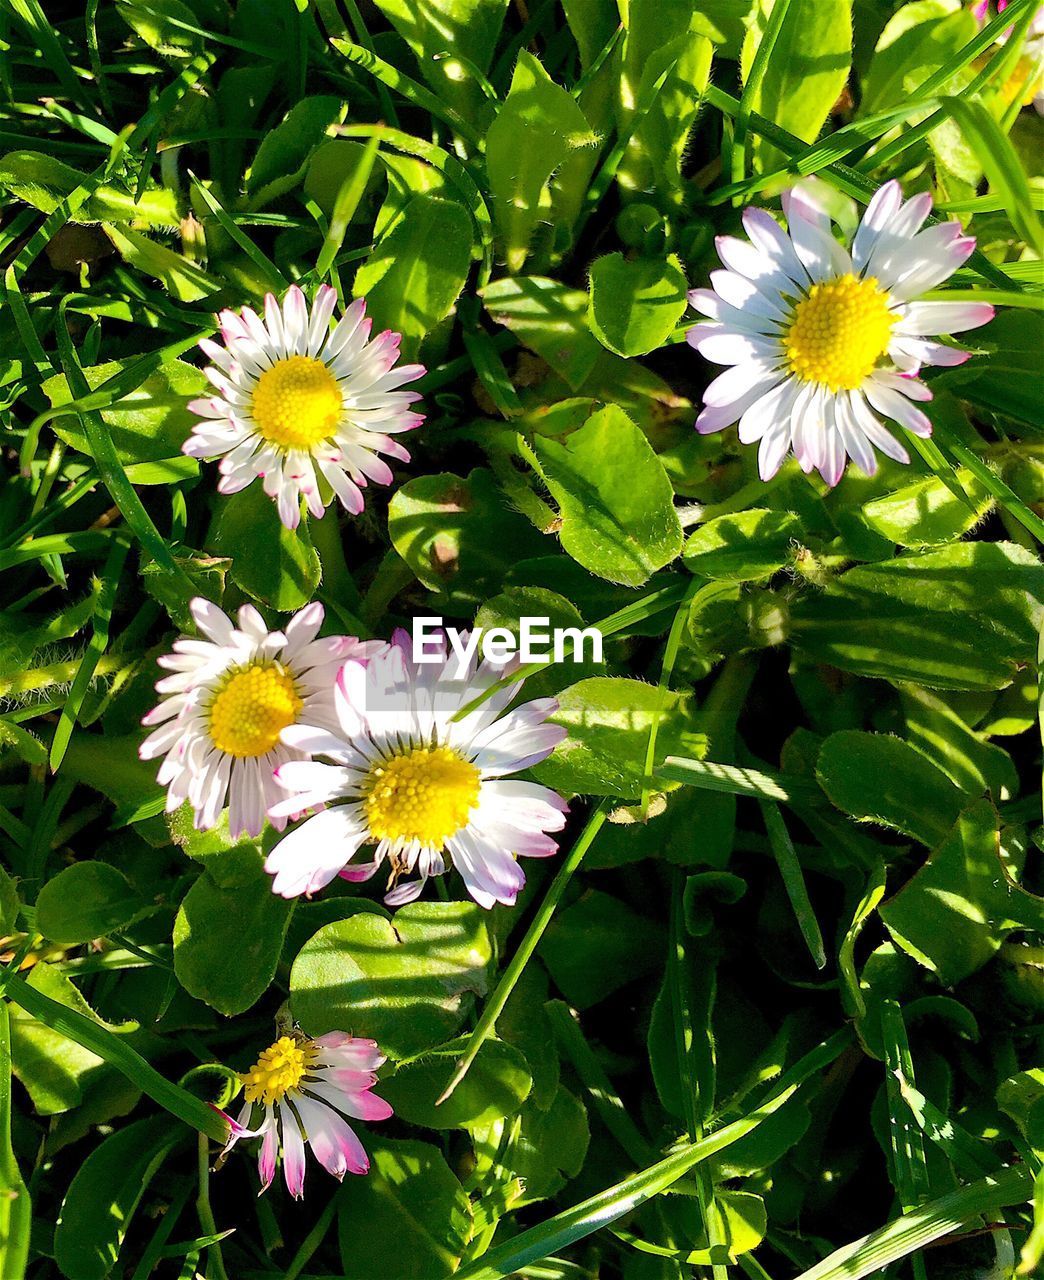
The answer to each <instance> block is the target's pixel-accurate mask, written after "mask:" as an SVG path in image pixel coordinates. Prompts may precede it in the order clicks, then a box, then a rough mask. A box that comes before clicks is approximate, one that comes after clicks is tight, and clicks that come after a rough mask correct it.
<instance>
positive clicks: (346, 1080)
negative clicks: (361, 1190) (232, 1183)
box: [222, 1031, 392, 1199]
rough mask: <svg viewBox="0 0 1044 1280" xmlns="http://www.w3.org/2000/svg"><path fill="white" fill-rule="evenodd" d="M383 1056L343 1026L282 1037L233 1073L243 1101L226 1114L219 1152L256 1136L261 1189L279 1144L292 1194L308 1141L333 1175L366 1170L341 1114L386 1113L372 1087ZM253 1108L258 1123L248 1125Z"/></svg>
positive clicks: (297, 1189) (374, 1116)
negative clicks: (317, 1033)
mask: <svg viewBox="0 0 1044 1280" xmlns="http://www.w3.org/2000/svg"><path fill="white" fill-rule="evenodd" d="M383 1062H384V1055H383V1054H382V1053H381V1052H380V1050H379V1049H378V1048H377V1046H376V1044H375V1043H374V1042H373V1041H372V1040H360V1039H357V1038H356V1037H354V1036H350V1035H347V1034H346V1033H345V1032H343V1031H331V1032H329V1033H328V1034H327V1035H325V1036H319V1037H317V1038H316V1039H315V1040H311V1039H309V1038H308V1037H307V1036H305V1035H302V1034H301V1033H300V1032H295V1033H294V1034H292V1035H283V1036H280V1037H279V1039H278V1040H277V1041H276V1042H275V1044H273V1045H270V1046H269V1047H268V1048H267V1049H266V1050H265V1051H264V1053H262V1054H261V1056H260V1057H259V1058H258V1060H257V1062H256V1063H255V1064H254V1065H253V1066H252V1067H251V1068H250V1070H249V1071H244V1072H243V1073H242V1074H241V1075H240V1077H239V1078H240V1080H241V1081H242V1082H243V1092H244V1096H245V1098H246V1101H245V1102H244V1104H243V1109H242V1110H241V1111H240V1113H239V1115H238V1117H237V1118H236V1119H235V1120H233V1119H232V1117H231V1116H227V1115H226V1116H225V1119H226V1120H227V1121H228V1123H229V1127H230V1129H231V1131H232V1134H231V1137H230V1138H229V1140H228V1144H227V1145H226V1147H225V1151H226V1152H227V1151H228V1150H230V1149H231V1148H232V1147H233V1146H235V1144H236V1143H237V1142H239V1141H240V1139H242V1138H260V1139H261V1151H260V1154H259V1155H258V1162H257V1167H258V1172H259V1174H260V1175H261V1190H262V1191H267V1190H268V1188H269V1187H270V1186H271V1184H272V1179H273V1178H274V1177H275V1171H276V1163H277V1161H278V1158H279V1150H280V1147H281V1148H282V1152H283V1177H284V1178H285V1179H286V1185H287V1190H288V1191H289V1192H290V1194H291V1195H292V1196H293V1197H294V1198H295V1199H300V1198H301V1196H302V1195H303V1193H304V1177H305V1145H306V1144H307V1145H308V1146H310V1147H311V1148H312V1154H313V1155H314V1156H315V1158H316V1159H317V1160H318V1161H319V1163H320V1164H321V1165H322V1166H323V1168H324V1169H325V1170H326V1171H327V1172H328V1173H332V1174H333V1176H334V1177H335V1178H336V1179H337V1180H338V1181H340V1180H341V1179H342V1178H343V1177H344V1175H345V1174H346V1173H366V1171H367V1170H368V1169H369V1167H370V1160H369V1157H368V1156H367V1154H366V1152H365V1151H364V1150H363V1145H362V1143H361V1142H360V1141H359V1139H358V1137H357V1136H356V1134H355V1132H354V1130H353V1129H352V1127H351V1126H350V1125H349V1124H347V1123H346V1121H345V1119H344V1116H350V1117H351V1118H352V1119H353V1120H387V1118H388V1117H389V1116H390V1115H391V1114H392V1109H391V1107H390V1106H389V1104H388V1103H387V1102H385V1101H384V1099H383V1098H378V1097H377V1095H376V1094H373V1093H371V1092H370V1090H371V1089H372V1088H373V1086H374V1085H375V1084H376V1083H377V1076H376V1075H375V1072H376V1070H377V1068H378V1067H379V1066H380V1065H381V1064H382V1063H383ZM257 1109H260V1115H259V1117H258V1122H257V1124H256V1127H251V1126H252V1125H253V1124H254V1117H255V1115H256V1114H257ZM222 1114H224V1113H222Z"/></svg>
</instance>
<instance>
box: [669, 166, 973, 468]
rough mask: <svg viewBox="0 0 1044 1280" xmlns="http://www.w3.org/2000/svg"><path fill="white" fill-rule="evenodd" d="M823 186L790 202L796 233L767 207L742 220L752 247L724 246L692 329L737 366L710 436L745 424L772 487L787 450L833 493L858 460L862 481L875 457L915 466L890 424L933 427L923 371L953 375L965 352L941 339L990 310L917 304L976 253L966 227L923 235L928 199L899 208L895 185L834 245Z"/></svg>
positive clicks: (701, 345)
mask: <svg viewBox="0 0 1044 1280" xmlns="http://www.w3.org/2000/svg"><path fill="white" fill-rule="evenodd" d="M818 187H819V184H818V183H816V182H814V181H810V182H802V183H799V184H798V185H797V186H796V187H793V188H792V189H791V190H790V191H788V192H786V193H784V196H783V211H784V213H785V214H786V218H787V223H788V227H789V230H788V232H785V231H783V230H782V229H781V228H780V226H779V224H778V223H777V222H776V221H775V220H774V219H773V218H772V217H770V216H769V214H768V213H766V212H765V211H764V210H763V209H747V210H746V211H745V212H744V214H743V225H744V228H745V229H746V232H747V235H748V236H749V237H750V239H749V240H740V239H736V238H734V237H732V236H719V238H718V241H717V246H718V255H719V257H720V258H721V260H722V262H723V263H724V265H725V268H726V269H725V270H724V271H713V272H711V284H712V285H713V288H711V289H694V290H693V291H692V292H691V293H690V294H689V300H690V302H691V303H692V305H693V306H694V307H695V308H696V310H697V311H700V312H702V313H703V314H704V315H705V316H709V317H710V319H709V320H707V321H704V322H703V323H700V324H697V325H695V326H694V327H693V328H692V329H690V330H689V332H688V334H687V337H688V341H689V344H690V345H691V346H693V347H695V348H696V350H697V351H699V352H700V354H701V355H702V356H703V357H704V358H705V359H707V360H711V361H713V362H714V363H715V364H723V365H731V366H732V367H731V368H730V369H727V370H726V372H724V373H722V374H720V375H719V376H718V377H717V378H715V379H714V381H713V382H712V383H711V384H710V386H709V387H708V388H707V390H706V391H705V392H704V393H703V400H704V405H705V408H704V409H703V411H702V413H701V414H700V415H699V417H698V418H697V419H696V429H697V431H700V432H701V433H708V432H712V431H721V430H722V429H723V428H724V427H729V426H731V425H732V424H733V423H735V422H738V423H739V438H740V440H741V441H742V442H743V443H744V444H751V443H753V442H754V441H755V440H757V441H760V442H761V443H760V446H759V450H758V467H759V470H760V473H761V478H762V479H763V480H768V479H769V478H770V477H771V476H774V475H775V474H776V472H777V471H778V470H779V468H780V465H781V464H782V462H783V459H784V458H785V457H786V456H787V453H788V452H789V451H790V450H791V449H792V450H793V452H794V454H795V456H796V457H797V460H798V462H799V463H800V464H801V467H802V469H803V470H804V471H806V472H809V471H812V470H817V471H819V473H820V474H821V475H822V477H823V479H824V480H825V481H826V482H827V484H829V485H835V484H837V482H838V480H840V479H841V474H842V472H843V471H844V469H845V463H846V461H847V459H848V458H851V459H852V460H853V461H854V462H855V463H856V464H857V466H858V467H859V468H860V469H861V470H862V471H864V472H865V473H866V474H867V475H873V474H874V472H875V471H876V469H877V459H876V457H875V454H874V449H875V448H877V449H879V450H880V451H881V452H882V453H884V454H887V455H888V457H890V458H894V459H896V461H898V462H909V457H908V455H907V453H906V450H905V449H904V448H903V446H902V445H901V444H900V443H899V442H898V441H897V440H896V439H895V437H894V436H893V435H892V434H891V432H890V431H889V430H888V429H887V428H886V427H885V426H884V424H883V423H882V421H881V419H882V418H886V419H891V420H892V421H894V422H898V423H899V424H901V425H902V426H904V427H906V428H907V430H909V431H912V432H913V433H914V434H915V435H920V436H927V435H930V434H931V429H932V427H931V423H930V422H929V420H928V418H927V416H926V415H925V414H924V412H923V411H922V410H921V409H919V408H918V407H917V405H916V404H915V403H914V402H915V401H924V400H930V399H931V398H932V393H931V392H930V391H929V390H928V388H927V387H926V386H925V384H924V383H923V382H921V381H920V380H919V379H918V378H917V373H918V371H919V370H920V368H921V366H922V365H931V364H935V365H956V364H961V363H963V362H964V361H965V360H966V359H967V358H968V353H967V352H965V351H958V350H957V349H955V348H954V347H949V346H945V345H943V344H942V343H940V342H936V341H934V340H933V338H934V335H937V334H949V333H957V332H959V331H961V330H963V329H974V328H976V327H977V326H978V325H982V324H985V323H986V322H987V321H988V320H989V319H990V318H991V317H992V316H993V308H992V307H991V306H988V305H987V304H986V303H977V302H934V301H933V302H919V301H918V298H919V297H920V296H921V295H922V294H924V293H926V292H927V291H928V290H930V289H934V288H936V286H937V285H939V284H940V283H941V282H942V281H943V280H945V279H946V278H947V277H948V276H949V275H951V274H952V273H953V272H954V271H955V270H956V269H957V268H958V267H959V266H960V265H961V263H962V262H964V261H965V259H966V258H967V257H968V255H969V254H970V253H971V252H972V250H973V249H974V247H975V241H974V239H973V238H972V237H971V236H966V235H964V234H963V233H962V230H961V227H960V224H959V223H957V222H945V223H942V224H941V225H939V226H933V227H928V228H927V229H925V230H921V228H922V227H923V225H924V222H925V219H926V218H927V217H928V213H929V211H930V210H931V207H932V201H931V197H930V196H928V195H917V196H914V197H913V198H912V199H910V200H907V201H905V202H904V200H903V195H902V191H901V190H900V187H899V184H898V183H897V182H887V183H885V185H884V186H883V187H881V188H880V190H878V192H877V193H876V195H875V196H874V198H873V199H872V200H871V201H870V203H869V205H868V206H867V208H866V212H865V213H864V215H863V220H862V222H861V223H860V225H859V229H858V230H857V232H856V234H855V238H854V239H853V241H852V244H851V246H850V247H844V246H842V245H841V244H839V243H838V241H837V240H835V238H834V235H833V232H832V228H831V222H830V215H829V213H828V212H827V210H826V208H825V207H824V205H823V204H822V203H821V202H820V199H819V195H818V190H817V188H818Z"/></svg>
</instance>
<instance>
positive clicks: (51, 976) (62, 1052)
mask: <svg viewBox="0 0 1044 1280" xmlns="http://www.w3.org/2000/svg"><path fill="white" fill-rule="evenodd" d="M26 983H27V985H28V986H30V987H32V988H33V989H34V990H36V991H40V992H42V993H43V994H44V995H46V996H49V997H50V998H51V999H52V1000H56V1001H58V1003H59V1004H63V1005H67V1006H68V1007H69V1008H72V1009H75V1010H76V1011H77V1012H78V1013H82V1014H83V1015H84V1016H85V1017H88V1018H91V1019H92V1020H94V1021H98V1018H97V1016H96V1015H95V1013H94V1011H93V1010H92V1009H91V1008H90V1007H89V1006H88V1004H87V1002H86V1001H85V1000H84V998H83V997H82V996H81V995H80V993H79V991H78V990H77V989H76V987H74V986H73V984H72V983H71V982H70V981H69V979H68V978H67V977H65V975H64V974H62V973H61V972H59V970H57V969H56V968H54V967H53V966H52V965H49V964H37V965H34V966H33V968H32V970H31V971H30V973H29V974H28V976H27V978H26ZM11 1057H12V1060H13V1064H14V1065H13V1070H14V1074H15V1075H16V1076H17V1077H18V1079H19V1080H21V1082H22V1084H23V1085H25V1088H26V1090H27V1091H28V1093H29V1096H30V1098H31V1099H32V1101H33V1106H34V1107H35V1108H36V1110H37V1111H38V1112H39V1113H40V1115H43V1116H52V1115H57V1114H59V1113H60V1112H62V1111H69V1110H71V1109H72V1108H73V1107H75V1106H77V1105H78V1104H79V1102H80V1100H81V1097H82V1086H83V1084H84V1083H85V1082H86V1080H87V1078H88V1077H89V1075H91V1074H92V1073H93V1072H96V1071H98V1069H99V1068H100V1067H102V1065H103V1064H102V1059H101V1058H99V1057H98V1056H97V1055H96V1054H94V1053H92V1052H91V1051H90V1050H89V1049H84V1048H82V1047H81V1046H80V1045H79V1044H77V1043H76V1042H75V1041H74V1040H70V1039H69V1038H68V1037H67V1036H64V1035H62V1034H61V1033H60V1032H58V1031H52V1030H51V1028H50V1027H48V1026H45V1025H44V1023H42V1022H38V1021H37V1020H36V1019H35V1018H33V1017H30V1016H29V1014H27V1013H26V1012H25V1011H24V1010H23V1009H21V1008H19V1007H17V1006H15V1005H12V1006H11Z"/></svg>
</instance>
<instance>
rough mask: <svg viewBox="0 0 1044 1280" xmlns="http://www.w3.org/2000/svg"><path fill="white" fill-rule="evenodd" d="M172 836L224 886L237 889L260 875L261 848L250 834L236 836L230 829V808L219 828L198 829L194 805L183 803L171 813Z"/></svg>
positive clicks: (217, 883)
mask: <svg viewBox="0 0 1044 1280" xmlns="http://www.w3.org/2000/svg"><path fill="white" fill-rule="evenodd" d="M168 821H169V824H170V838H171V841H172V842H173V843H174V844H176V845H178V846H179V847H180V848H181V849H182V850H183V852H184V853H185V854H187V855H188V857H190V858H193V859H195V861H196V862H198V863H199V864H200V865H201V866H202V867H204V868H205V869H206V871H207V873H208V874H209V876H210V878H211V879H212V880H213V881H214V883H215V884H216V885H217V886H218V887H219V888H221V889H234V888H235V887H236V886H237V885H241V884H250V882H251V881H252V880H256V879H257V878H258V869H259V867H260V866H261V861H262V858H261V848H260V845H259V844H258V841H257V840H254V839H251V837H249V836H244V835H241V836H238V837H235V838H233V836H232V835H231V833H230V832H229V829H228V810H227V809H226V810H224V812H223V813H222V814H221V817H220V818H219V819H218V824H217V826H216V827H211V828H210V829H209V830H208V831H197V830H196V824H195V813H194V812H193V810H192V806H191V805H189V804H187V803H186V804H183V805H182V806H181V808H180V809H177V810H175V812H174V813H172V814H171V815H170V818H169V820H168Z"/></svg>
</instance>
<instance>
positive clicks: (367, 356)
mask: <svg viewBox="0 0 1044 1280" xmlns="http://www.w3.org/2000/svg"><path fill="white" fill-rule="evenodd" d="M336 301H337V294H336V293H335V292H334V290H333V289H331V288H329V287H328V286H327V285H322V286H321V287H320V288H319V290H318V292H317V293H316V295H315V301H314V302H313V304H312V308H311V311H309V309H308V303H307V302H306V300H305V295H304V293H303V292H302V291H301V290H300V289H299V288H298V287H297V285H293V286H291V288H290V289H289V290H288V291H287V295H286V298H285V299H284V300H283V303H282V306H280V304H279V303H278V302H277V301H276V299H275V297H274V296H273V295H272V294H269V295H268V296H267V297H266V298H265V315H264V319H263V320H262V319H261V317H260V316H258V315H257V313H256V312H254V311H252V310H251V309H250V308H249V307H244V308H243V310H242V312H240V313H239V314H237V313H236V312H234V311H222V312H221V314H220V316H219V317H218V319H219V321H220V324H221V335H222V337H223V338H224V340H225V345H224V346H223V347H222V346H220V345H219V344H218V343H216V342H212V341H211V340H210V339H208V338H205V339H203V341H201V342H200V344H199V345H200V347H201V348H202V349H203V351H204V352H205V354H206V355H207V356H208V357H209V358H210V360H211V364H209V365H208V366H207V367H206V369H205V370H204V373H205V374H206V376H207V378H208V379H209V380H210V382H211V383H212V384H213V385H214V388H215V390H216V393H217V394H216V395H213V396H209V397H205V398H203V399H200V400H193V401H191V402H190V404H189V406H188V407H189V409H190V410H191V411H192V412H193V413H195V414H197V415H198V416H199V418H200V421H199V422H198V423H197V424H196V426H195V427H194V428H193V430H192V435H191V436H190V437H189V438H188V440H186V442H185V444H184V445H183V446H182V449H183V451H184V452H185V453H187V454H188V455H189V456H190V457H193V458H218V457H220V459H221V461H220V463H219V464H218V469H219V471H220V472H221V479H220V481H219V482H218V491H219V492H220V493H238V492H239V491H240V490H241V489H245V488H246V487H247V485H249V484H252V483H253V481H254V480H261V482H262V484H263V486H264V491H265V493H267V494H268V496H269V497H270V498H272V499H274V500H275V503H276V506H277V508H278V510H279V518H280V520H281V521H282V522H283V524H284V525H286V527H287V528H288V529H296V528H297V525H298V522H299V521H300V518H301V498H304V500H305V503H306V505H307V507H308V510H309V512H310V513H311V514H312V515H313V516H315V517H319V516H321V515H322V514H323V512H324V510H325V509H326V506H327V504H328V502H329V501H330V498H329V494H330V493H331V492H332V493H334V494H336V496H337V498H338V500H339V501H340V503H341V505H342V506H343V507H344V508H345V509H346V510H347V511H350V512H351V513H352V514H353V515H358V514H359V512H360V511H362V509H363V505H364V500H363V495H362V490H363V489H364V488H365V487H366V485H367V482H368V481H370V480H372V481H373V482H374V483H375V484H390V483H391V479H392V472H391V468H390V467H389V466H388V464H387V462H385V461H384V458H382V457H381V454H385V455H386V456H387V457H389V458H397V459H398V460H399V461H401V462H408V461H409V459H410V455H409V453H408V452H407V451H406V450H405V449H404V448H403V446H402V445H401V444H399V442H398V441H397V440H394V439H393V438H392V437H393V436H396V435H399V434H400V433H402V432H404V431H411V430H413V428H414V427H419V426H420V424H421V423H422V422H423V421H424V418H423V415H421V414H419V413H414V412H413V411H412V409H411V408H410V406H411V405H412V404H414V403H415V402H416V401H417V400H419V399H420V395H419V393H418V392H415V391H403V390H400V388H401V387H403V386H404V385H405V384H406V383H409V382H414V381H416V379H417V378H419V377H421V375H422V374H423V373H424V371H425V370H424V366H423V365H419V364H404V365H399V366H398V367H396V361H397V360H398V358H399V344H400V342H401V341H402V337H401V335H400V334H398V333H393V332H392V331H391V330H390V329H389V330H386V331H385V332H384V333H380V334H378V335H377V337H376V338H373V339H371V338H370V327H371V321H370V320H369V319H368V318H367V316H366V301H365V299H363V298H360V299H358V301H356V302H353V303H352V305H351V306H350V307H349V308H348V310H347V311H346V312H345V313H344V316H343V318H342V319H341V320H340V321H339V322H338V324H337V325H336V327H335V328H334V329H333V331H332V332H331V330H330V320H331V318H332V316H333V310H334V304H335V303H336ZM324 494H325V495H326V496H324Z"/></svg>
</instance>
